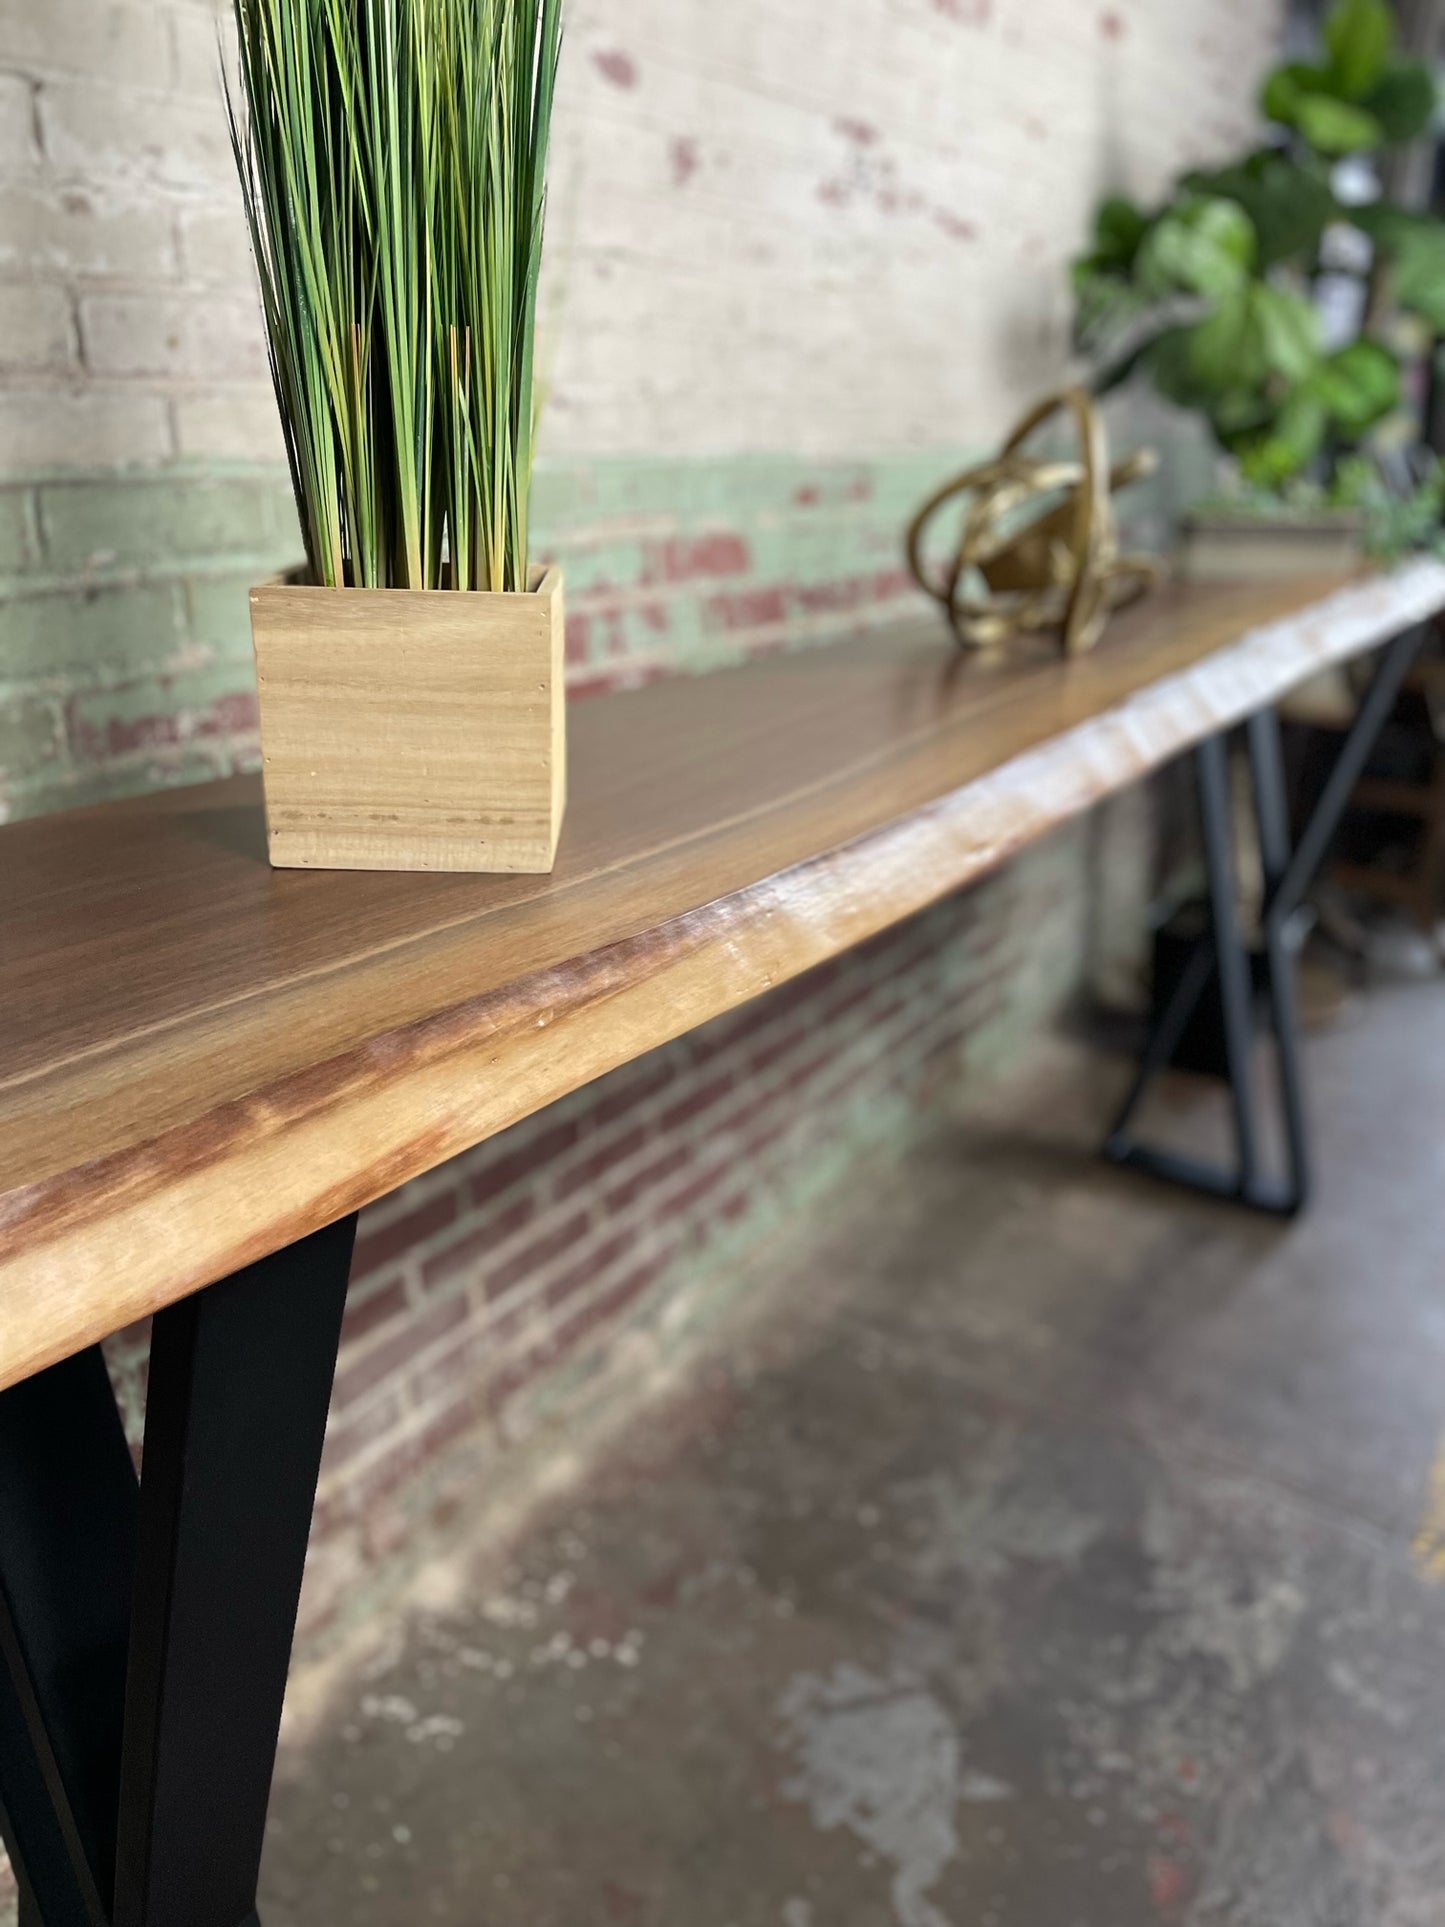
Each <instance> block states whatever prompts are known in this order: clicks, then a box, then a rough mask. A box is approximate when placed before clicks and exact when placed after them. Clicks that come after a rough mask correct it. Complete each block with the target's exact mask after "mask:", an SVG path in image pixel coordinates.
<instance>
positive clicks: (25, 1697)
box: [0, 1217, 356, 1927]
mask: <svg viewBox="0 0 1445 1927" xmlns="http://www.w3.org/2000/svg"><path fill="white" fill-rule="evenodd" d="M355 1229H356V1220H355V1218H354V1217H350V1218H346V1219H344V1220H342V1221H341V1222H340V1223H338V1224H335V1225H332V1226H330V1227H329V1228H328V1229H326V1230H324V1231H319V1232H317V1233H315V1234H313V1235H312V1236H311V1237H308V1238H303V1239H301V1240H300V1241H299V1242H297V1243H296V1244H294V1245H291V1246H290V1247H288V1248H287V1249H286V1250H284V1251H281V1252H278V1253H276V1254H275V1255H274V1256H272V1257H269V1258H264V1259H262V1260H260V1261H259V1262H258V1263H256V1264H254V1265H250V1266H248V1267H247V1268H246V1269H245V1270H244V1271H240V1272H238V1273H236V1274H235V1276H233V1277H231V1278H228V1279H226V1280H224V1281H223V1282H222V1283H220V1284H217V1285H212V1286H210V1287H209V1288H208V1289H207V1290H205V1291H202V1292H199V1293H197V1294H196V1295H195V1296H194V1297H193V1298H189V1299H186V1300H184V1301H183V1302H182V1303H180V1304H178V1305H174V1306H171V1307H169V1308H168V1309H166V1310H165V1311H162V1312H160V1313H158V1314H157V1316H156V1319H155V1323H154V1328H153V1334H152V1341H151V1361H150V1377H149V1389H148V1393H147V1405H146V1430H145V1452H144V1462H143V1476H142V1479H141V1483H140V1490H139V1494H138V1495H137V1491H136V1482H135V1478H134V1475H133V1473H132V1471H131V1466H130V1458H129V1454H128V1453H127V1451H126V1448H125V1442H124V1438H123V1436H122V1434H121V1429H120V1423H119V1419H118V1417H117V1415H116V1411H115V1404H114V1400H113V1398H112V1396H111V1392H110V1386H109V1382H108V1380H107V1378H106V1373H105V1366H104V1362H103V1361H102V1359H101V1357H100V1354H99V1352H98V1351H92V1352H89V1353H86V1354H83V1355H82V1357H81V1358H79V1359H70V1360H67V1361H66V1362H65V1363H64V1364H62V1365H58V1366H54V1367H52V1368H51V1369H50V1370H49V1371H47V1372H44V1373H41V1374H39V1375H38V1376H37V1377H36V1378H34V1379H31V1380H29V1381H26V1382H25V1383H23V1384H21V1385H18V1386H15V1387H13V1388H12V1389H11V1390H10V1391H7V1392H5V1393H3V1394H0V1630H3V1632H4V1636H3V1638H0V1648H3V1651H0V1657H3V1659H4V1662H5V1666H4V1670H3V1672H0V1806H3V1808H4V1812H5V1834H6V1841H7V1845H9V1846H10V1848H11V1850H12V1852H13V1854H14V1857H15V1860H16V1864H17V1867H18V1869H19V1874H20V1880H21V1883H22V1892H23V1893H24V1895H25V1903H24V1905H25V1915H24V1927H42V1923H43V1927H110V1924H111V1923H113V1927H256V1880H257V1874H258V1870H259V1867H260V1860H261V1843H262V1835H263V1831H264V1826H265V1818H266V1805H267V1800H268V1797H269V1793H270V1786H271V1773H272V1768H273V1764H274V1758H275V1748H276V1735H277V1731H278V1728H279V1725H280V1718H281V1702H282V1696H283V1693H284V1690H285V1684H286V1672H287V1667H288V1664H289V1660H290V1653H291V1639H292V1634H293V1632H294V1629H295V1619H296V1606H297V1601H298V1598H299V1594H300V1588H301V1575H302V1569H303V1565H304V1561H305V1553H306V1541H307V1536H308V1533H309V1530H310V1521H311V1508H312V1503H313V1501H314V1498H315V1493H316V1479H317V1473H318V1469H319V1466H320V1459H321V1446H322V1440H323V1436H324V1432H325V1426H326V1411H327V1405H328V1403H329V1400H330V1395H331V1379H332V1374H333V1371H334V1369H335V1363H336V1350H337V1345H338V1342H339V1338H340V1331H341V1315H342V1310H343V1308H344V1304H345V1296H346V1281H347V1274H348V1272H349V1270H350V1266H351V1248H352V1242H353V1239H354V1236H355Z"/></svg>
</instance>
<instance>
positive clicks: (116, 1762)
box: [0, 1347, 136, 1927]
mask: <svg viewBox="0 0 1445 1927" xmlns="http://www.w3.org/2000/svg"><path fill="white" fill-rule="evenodd" d="M135 1521H136V1479H135V1471H134V1469H133V1467H132V1465H131V1460H130V1453H129V1451H128V1450H127V1447H126V1442H125V1434H124V1431H123V1430H122V1427H121V1422H120V1415H119V1413H118V1412H117V1411H116V1407H115V1399H114V1396H113V1395H112V1392H111V1387H110V1379H109V1377H108V1376H107V1374H106V1369H105V1362H104V1360H103V1359H102V1358H101V1355H100V1351H99V1349H98V1348H97V1347H92V1348H91V1349H90V1350H89V1351H85V1352H81V1353H80V1354H78V1355H77V1356H76V1357H74V1358H68V1359H66V1360H64V1362H63V1363H61V1364H59V1365H52V1366H51V1367H50V1369H49V1370H48V1371H44V1372H40V1373H38V1374H37V1375H36V1376H35V1377H34V1378H31V1379H27V1380H25V1382H24V1383H23V1384H20V1385H17V1386H15V1387H14V1388H13V1389H12V1390H10V1391H8V1392H6V1393H5V1394H4V1395H3V1396H0V1657H3V1659H4V1662H5V1664H4V1666H3V1667H0V1804H3V1806H4V1809H5V1838H6V1845H7V1847H8V1848H9V1850H10V1854H11V1857H12V1859H13V1860H14V1862H15V1864H16V1868H17V1872H18V1878H19V1880H20V1882H21V1884H22V1887H23V1888H24V1889H26V1890H27V1892H28V1895H29V1898H28V1900H27V1908H28V1910H29V1911H30V1912H31V1913H32V1914H35V1913H37V1912H40V1911H41V1910H42V1903H43V1918H44V1920H45V1922H46V1927H70V1924H71V1923H72V1922H75V1923H85V1927H94V1924H95V1923H97V1922H101V1921H105V1920H107V1919H108V1918H109V1915H110V1910H111V1890H112V1879H113V1874H114V1866H115V1819H116V1787H117V1783H118V1774H119V1766H120V1749H121V1718H122V1705H123V1698H124V1692H125V1654H126V1636H127V1626H128V1623H129V1618H130V1590H131V1579H132V1571H133V1565H134V1547H135Z"/></svg>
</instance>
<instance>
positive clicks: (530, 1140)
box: [471, 1118, 579, 1204]
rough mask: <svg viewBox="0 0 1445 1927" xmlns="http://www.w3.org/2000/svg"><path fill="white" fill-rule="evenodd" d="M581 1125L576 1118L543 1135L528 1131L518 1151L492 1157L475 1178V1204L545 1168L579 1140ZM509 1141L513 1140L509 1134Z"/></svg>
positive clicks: (473, 1187) (498, 1193)
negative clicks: (579, 1125)
mask: <svg viewBox="0 0 1445 1927" xmlns="http://www.w3.org/2000/svg"><path fill="white" fill-rule="evenodd" d="M578 1128H579V1127H578V1124H577V1121H576V1119H575V1118H569V1119H567V1120H566V1121H565V1122H564V1123H561V1124H554V1125H552V1126H551V1127H550V1128H549V1129H546V1130H544V1131H542V1132H541V1133H540V1135H538V1134H536V1133H529V1135H527V1136H526V1137H525V1138H524V1139H523V1141H522V1143H521V1144H519V1145H517V1147H516V1149H515V1150H511V1151H506V1152H504V1153H503V1154H502V1155H501V1156H500V1157H494V1158H491V1159H489V1160H488V1162H487V1164H486V1165H485V1166H484V1167H483V1169H482V1170H480V1171H479V1172H478V1173H477V1174H476V1176H475V1177H474V1178H473V1179H472V1185H471V1192H472V1203H473V1204H485V1203H486V1202H487V1200H488V1199H489V1198H495V1197H498V1196H499V1195H500V1194H501V1193H502V1192H503V1191H505V1190H507V1189H508V1188H509V1187H510V1186H511V1185H514V1184H517V1183H518V1182H520V1180H521V1179H523V1178H525V1177H527V1176H528V1175H529V1174H530V1173H532V1172H535V1171H541V1170H544V1169H545V1168H546V1167H547V1166H548V1165H550V1164H551V1163H552V1162H553V1160H554V1159H556V1158H558V1157H560V1156H561V1155H562V1153H563V1152H564V1151H567V1150H570V1149H571V1147H572V1146H573V1145H574V1144H575V1143H576V1142H577V1134H578ZM506 1141H508V1142H509V1141H510V1134H508V1139H507V1140H506Z"/></svg>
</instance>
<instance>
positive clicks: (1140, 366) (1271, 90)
mask: <svg viewBox="0 0 1445 1927" xmlns="http://www.w3.org/2000/svg"><path fill="white" fill-rule="evenodd" d="M1261 105H1262V108H1263V111H1264V114H1265V116H1266V118H1267V119H1268V120H1270V121H1271V122H1272V123H1273V137H1272V139H1271V140H1270V141H1269V142H1268V143H1267V144H1266V145H1263V146H1261V147H1259V148H1258V149H1256V150H1255V151H1254V152H1252V153H1249V154H1246V155H1244V156H1243V157H1242V158H1240V159H1239V160H1236V161H1232V162H1230V163H1229V164H1227V165H1225V166H1222V167H1215V168H1202V169H1196V170H1194V171H1192V172H1190V173H1188V174H1185V175H1184V176H1183V177H1182V178H1181V179H1180V180H1179V182H1178V183H1177V186H1176V188H1175V191H1174V192H1173V194H1172V195H1171V196H1170V197H1169V199H1168V200H1166V201H1165V202H1164V204H1163V205H1162V206H1160V207H1157V208H1155V209H1153V210H1152V211H1146V210H1145V209H1143V208H1140V207H1137V206H1135V205H1134V204H1133V203H1132V202H1130V201H1128V200H1126V199H1123V198H1120V197H1114V198H1112V199H1110V200H1107V201H1105V202H1104V204H1103V206H1102V207H1101V208H1100V209H1099V211H1098V215H1097V218H1096V221H1095V228H1094V236H1093V245H1092V246H1091V248H1090V250H1089V252H1088V253H1087V254H1086V255H1084V256H1083V258H1082V259H1080V260H1078V261H1076V262H1075V264H1074V289H1075V295H1076V304H1077V305H1076V316H1075V337H1076V345H1077V346H1078V347H1079V348H1080V350H1081V351H1082V352H1083V353H1085V354H1086V355H1087V356H1088V357H1089V358H1090V359H1091V360H1092V361H1093V362H1094V363H1095V364H1096V366H1097V368H1098V370H1099V372H1098V374H1097V375H1096V378H1095V387H1096V388H1097V389H1098V390H1099V392H1105V391H1107V390H1108V389H1109V388H1111V387H1113V386H1115V385H1116V384H1117V383H1119V382H1120V381H1122V380H1123V379H1125V378H1126V377H1127V376H1129V375H1130V374H1132V373H1134V372H1135V371H1136V370H1138V371H1140V372H1143V373H1145V374H1147V375H1148V377H1149V378H1150V380H1151V381H1152V382H1153V384H1154V386H1155V387H1156V388H1157V389H1158V390H1159V392H1160V393H1161V394H1163V395H1165V396H1166V397H1167V398H1168V399H1169V400H1171V401H1173V402H1175V403H1177V404H1179V405H1180V406H1182V407H1184V408H1187V409H1190V410H1193V411H1196V412H1197V413H1199V414H1200V415H1202V416H1203V417H1204V419H1205V421H1206V422H1207V423H1208V424H1209V427H1210V428H1211V430H1212V431H1213V434H1214V436H1215V439H1216V440H1217V442H1218V443H1219V445H1220V447H1221V448H1222V449H1224V450H1225V451H1226V452H1227V453H1228V454H1229V455H1231V456H1233V457H1234V459H1235V460H1236V462H1237V464H1238V467H1239V470H1240V474H1241V476H1242V478H1243V481H1244V483H1245V485H1246V487H1247V488H1248V489H1252V490H1256V491H1257V490H1260V489H1264V490H1267V491H1269V490H1273V491H1280V490H1286V489H1288V488H1289V487H1290V486H1292V485H1293V484H1294V483H1295V482H1296V481H1297V480H1298V479H1299V478H1302V477H1306V476H1310V477H1313V479H1314V480H1315V481H1316V482H1323V483H1324V484H1325V485H1326V486H1327V485H1328V484H1329V482H1330V480H1331V478H1332V476H1333V475H1334V473H1335V471H1336V470H1337V469H1338V467H1339V464H1340V462H1341V460H1342V458H1343V457H1345V456H1348V455H1349V454H1351V453H1352V452H1353V451H1357V450H1358V449H1359V448H1360V447H1361V444H1362V443H1363V442H1364V441H1365V439H1366V438H1367V437H1368V436H1369V435H1370V432H1371V431H1372V430H1373V429H1375V428H1376V427H1377V425H1378V424H1380V423H1382V422H1383V421H1384V420H1385V418H1386V417H1388V416H1390V415H1391V414H1392V413H1393V412H1394V411H1395V410H1396V408H1397V406H1398V404H1399V401H1400V395H1401V362H1400V354H1399V350H1398V343H1397V338H1396V333H1395V331H1394V329H1393V328H1392V327H1391V325H1390V322H1391V319H1392V318H1393V317H1394V316H1398V315H1399V314H1402V313H1403V314H1405V315H1411V316H1415V317H1417V318H1418V322H1419V323H1420V324H1423V326H1424V327H1425V328H1427V329H1428V330H1429V331H1431V332H1432V333H1434V332H1440V333H1445V225H1442V224H1441V223H1440V222H1439V221H1437V220H1435V219H1433V218H1432V217H1429V216H1427V215H1423V214H1418V213H1415V212H1413V211H1411V210H1410V209H1408V208H1405V207H1401V206H1398V205H1396V204H1394V203H1393V202H1391V201H1388V200H1386V199H1383V198H1380V199H1375V200H1364V201H1363V203H1361V202H1360V201H1359V200H1357V199H1356V198H1355V195H1354V193H1347V192H1346V191H1345V189H1346V185H1347V184H1346V183H1345V181H1344V180H1343V178H1342V172H1343V170H1342V169H1341V165H1340V164H1341V162H1342V161H1344V160H1345V159H1347V158H1354V159H1357V160H1359V161H1364V162H1366V163H1368V162H1369V161H1370V160H1371V159H1372V158H1373V157H1376V156H1379V155H1380V154H1382V153H1383V152H1384V151H1385V150H1387V149H1388V148H1389V147H1391V146H1393V145H1395V144H1398V143H1401V142H1407V141H1410V140H1413V139H1415V138H1416V137H1417V136H1419V135H1420V134H1421V133H1423V132H1424V131H1425V129H1426V128H1427V127H1428V126H1429V124H1430V122H1431V120H1432V118H1433V116H1434V113H1435V107H1436V87H1435V80H1434V76H1433V74H1432V73H1431V71H1430V69H1429V68H1428V67H1426V66H1425V65H1424V64H1423V63H1422V62H1420V61H1417V60H1411V59H1406V58H1404V57H1403V56H1401V55H1400V54H1399V53H1398V51H1397V48H1396V39H1395V25H1394V17H1393V14H1392V12H1391V10H1390V8H1389V6H1388V5H1387V4H1386V0H1336V4H1335V5H1334V6H1333V7H1332V9H1331V11H1330V13H1329V15H1328V17H1327V19H1326V21H1325V26H1324V36H1323V46H1322V48H1321V51H1320V57H1319V58H1318V59H1317V60H1316V61H1313V62H1306V61H1292V62H1290V63H1288V64H1287V65H1284V66H1281V67H1279V68H1278V69H1276V71H1275V72H1273V73H1272V74H1270V76H1269V77H1268V79H1267V80H1266V82H1265V84H1264V89H1263V94H1262V97H1261ZM1354 174H1355V181H1354V183H1353V185H1354V187H1355V188H1358V185H1359V181H1360V178H1361V174H1362V170H1361V169H1360V168H1358V167H1357V168H1356V169H1355V170H1354ZM1365 178H1366V179H1368V173H1367V172H1366V173H1365ZM1326 274H1328V275H1330V276H1336V275H1344V276H1346V277H1349V278H1353V279H1354V280H1356V281H1357V282H1359V283H1360V284H1361V285H1360V288H1359V296H1358V305H1359V307H1360V309H1361V312H1362V314H1363V316H1364V321H1363V325H1362V328H1361V331H1360V335H1359V338H1358V339H1356V340H1353V341H1349V342H1347V343H1346V344H1345V345H1343V346H1340V345H1331V344H1330V342H1329V341H1328V340H1327V338H1326V334H1325V330H1324V327H1323V325H1322V320H1321V314H1320V308H1319V304H1318V301H1317V299H1316V295H1317V292H1318V289H1319V285H1320V283H1321V280H1322V278H1323V277H1324V276H1325V275H1326ZM1382 292H1383V293H1384V294H1385V295H1387V297H1388V298H1387V299H1385V300H1382V299H1381V298H1380V296H1381V294H1382ZM1367 295H1368V296H1369V298H1368V299H1367ZM1347 473H1352V474H1356V475H1357V471H1353V470H1350V471H1347Z"/></svg>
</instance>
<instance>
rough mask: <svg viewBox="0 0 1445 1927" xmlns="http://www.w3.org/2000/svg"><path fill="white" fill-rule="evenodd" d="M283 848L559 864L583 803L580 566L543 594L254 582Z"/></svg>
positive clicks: (267, 747) (437, 862)
mask: <svg viewBox="0 0 1445 1927" xmlns="http://www.w3.org/2000/svg"><path fill="white" fill-rule="evenodd" d="M251 634H252V639H253V641H254V643H255V648H256V685H257V692H258V695H259V698H260V708H261V756H262V775H263V780H264V783H265V790H266V830H267V837H268V840H269V844H270V851H271V861H272V863H274V864H276V865H277V866H278V867H279V868H284V869H308V870H510V871H533V872H535V871H545V870H550V869H551V868H552V864H553V860H554V859H555V857H556V854H557V838H558V835H559V833H560V831H561V828H562V814H563V810H564V809H565V807H566V800H567V751H566V694H565V689H564V685H563V608H562V577H561V574H560V572H559V571H558V570H555V569H552V570H549V571H548V572H547V574H546V575H545V576H539V579H538V580H537V582H536V585H535V587H534V588H533V589H532V590H530V591H529V592H528V593H527V594H525V595H495V594H489V593H486V592H481V591H478V592H475V593H469V592H466V591H454V590H445V589H438V590H413V589H317V588H310V587H304V586H301V585H299V584H295V583H290V582H276V583H268V584H266V585H264V586H263V587H261V588H257V589H253V590H252V591H251Z"/></svg>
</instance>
